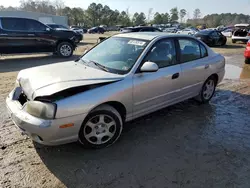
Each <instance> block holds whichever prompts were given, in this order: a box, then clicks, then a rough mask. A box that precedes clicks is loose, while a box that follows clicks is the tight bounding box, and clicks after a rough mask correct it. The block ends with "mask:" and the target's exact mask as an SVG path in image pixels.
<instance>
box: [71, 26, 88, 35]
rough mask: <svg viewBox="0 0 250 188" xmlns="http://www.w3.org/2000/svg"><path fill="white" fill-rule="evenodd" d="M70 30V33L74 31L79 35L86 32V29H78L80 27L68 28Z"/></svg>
mask: <svg viewBox="0 0 250 188" xmlns="http://www.w3.org/2000/svg"><path fill="white" fill-rule="evenodd" d="M70 29H71V30H72V31H75V32H78V33H81V34H83V33H87V31H88V30H87V29H86V28H84V27H80V26H70Z"/></svg>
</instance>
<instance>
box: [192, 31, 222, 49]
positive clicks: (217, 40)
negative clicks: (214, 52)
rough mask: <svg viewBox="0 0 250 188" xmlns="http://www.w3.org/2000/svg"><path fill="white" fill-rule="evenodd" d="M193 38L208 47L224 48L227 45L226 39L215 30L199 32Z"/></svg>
mask: <svg viewBox="0 0 250 188" xmlns="http://www.w3.org/2000/svg"><path fill="white" fill-rule="evenodd" d="M195 37H196V38H198V39H200V40H202V41H203V42H204V43H206V44H207V45H208V46H224V45H225V44H226V43H227V37H225V36H224V35H223V34H222V33H221V32H220V31H216V30H201V31H199V32H198V33H196V34H195Z"/></svg>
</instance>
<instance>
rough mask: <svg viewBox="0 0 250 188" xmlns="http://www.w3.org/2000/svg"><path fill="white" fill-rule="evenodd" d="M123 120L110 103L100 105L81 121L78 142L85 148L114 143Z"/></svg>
mask: <svg viewBox="0 0 250 188" xmlns="http://www.w3.org/2000/svg"><path fill="white" fill-rule="evenodd" d="M122 129H123V121H122V118H121V115H120V114H119V112H118V111H117V110H116V109H115V108H113V107H112V106H110V105H101V106H99V107H97V108H96V109H94V110H93V111H91V112H90V113H89V114H88V116H87V117H86V118H85V120H84V121H83V123H82V126H81V129H80V132H79V142H80V143H81V144H82V145H83V147H84V148H87V149H100V148H105V147H108V146H110V145H112V144H114V143H115V142H116V141H117V140H118V138H119V137H120V135H121V133H122Z"/></svg>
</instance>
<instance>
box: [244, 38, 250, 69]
mask: <svg viewBox="0 0 250 188" xmlns="http://www.w3.org/2000/svg"><path fill="white" fill-rule="evenodd" d="M244 56H245V63H246V64H250V40H249V41H248V42H247V46H246V49H245V52H244Z"/></svg>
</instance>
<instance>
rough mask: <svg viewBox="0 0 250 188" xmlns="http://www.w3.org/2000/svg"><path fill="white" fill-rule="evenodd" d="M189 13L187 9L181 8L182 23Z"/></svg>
mask: <svg viewBox="0 0 250 188" xmlns="http://www.w3.org/2000/svg"><path fill="white" fill-rule="evenodd" d="M186 15H187V11H186V10H185V9H181V10H180V19H181V23H182V22H183V18H184V17H185V16H186Z"/></svg>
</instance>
